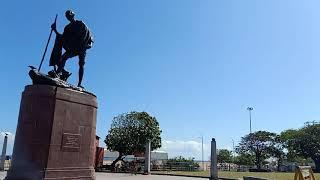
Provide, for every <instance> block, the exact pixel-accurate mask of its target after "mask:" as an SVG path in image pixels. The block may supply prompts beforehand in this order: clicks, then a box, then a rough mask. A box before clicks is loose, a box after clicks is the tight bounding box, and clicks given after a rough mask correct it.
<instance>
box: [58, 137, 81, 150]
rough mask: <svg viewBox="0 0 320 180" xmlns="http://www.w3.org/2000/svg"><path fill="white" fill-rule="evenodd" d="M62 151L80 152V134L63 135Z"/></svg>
mask: <svg viewBox="0 0 320 180" xmlns="http://www.w3.org/2000/svg"><path fill="white" fill-rule="evenodd" d="M62 151H69V152H79V151H80V134H71V133H63V136H62Z"/></svg>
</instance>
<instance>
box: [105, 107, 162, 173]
mask: <svg viewBox="0 0 320 180" xmlns="http://www.w3.org/2000/svg"><path fill="white" fill-rule="evenodd" d="M161 132H162V131H161V130H160V127H159V123H158V121H157V119H156V118H155V117H151V116H150V115H149V114H148V113H146V112H130V113H124V114H121V115H118V116H117V117H114V118H113V121H112V124H111V128H110V130H109V132H108V134H107V136H106V139H105V140H104V142H105V143H106V145H107V149H108V150H110V151H118V152H119V156H118V157H117V159H116V160H114V161H113V162H112V164H111V167H112V169H114V167H115V164H116V163H117V162H118V161H120V160H123V159H124V158H125V156H126V155H130V154H133V153H135V152H144V151H145V145H146V143H147V142H148V140H150V141H151V150H154V149H158V148H160V147H161V136H160V135H161Z"/></svg>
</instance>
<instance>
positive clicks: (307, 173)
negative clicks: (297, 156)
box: [294, 166, 315, 180]
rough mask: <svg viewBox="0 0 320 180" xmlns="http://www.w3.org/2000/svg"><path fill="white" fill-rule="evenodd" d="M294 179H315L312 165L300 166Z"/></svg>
mask: <svg viewBox="0 0 320 180" xmlns="http://www.w3.org/2000/svg"><path fill="white" fill-rule="evenodd" d="M294 180H315V178H314V175H313V172H312V169H311V166H298V168H297V170H296V173H295V175H294Z"/></svg>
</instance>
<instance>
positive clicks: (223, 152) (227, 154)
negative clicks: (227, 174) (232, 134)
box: [217, 149, 232, 163]
mask: <svg viewBox="0 0 320 180" xmlns="http://www.w3.org/2000/svg"><path fill="white" fill-rule="evenodd" d="M217 160H218V163H231V162H232V152H231V151H229V150H227V149H220V150H219V151H218V155H217Z"/></svg>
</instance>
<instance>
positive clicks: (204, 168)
mask: <svg viewBox="0 0 320 180" xmlns="http://www.w3.org/2000/svg"><path fill="white" fill-rule="evenodd" d="M201 145H202V154H201V155H202V168H203V170H205V168H204V160H203V136H201Z"/></svg>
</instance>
